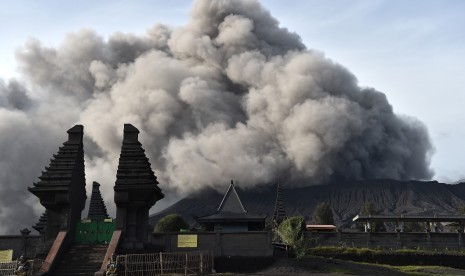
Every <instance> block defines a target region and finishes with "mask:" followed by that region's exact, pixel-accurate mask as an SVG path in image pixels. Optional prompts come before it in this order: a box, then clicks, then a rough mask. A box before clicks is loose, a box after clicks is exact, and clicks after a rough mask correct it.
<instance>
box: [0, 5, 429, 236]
mask: <svg viewBox="0 0 465 276" xmlns="http://www.w3.org/2000/svg"><path fill="white" fill-rule="evenodd" d="M17 58H18V61H19V64H20V68H19V69H20V70H21V72H22V80H21V82H20V81H15V80H10V81H8V82H5V81H3V82H1V83H0V132H1V133H2V135H1V136H0V150H1V152H2V159H1V162H0V183H1V185H2V189H1V190H0V198H1V199H0V210H1V211H0V221H2V222H3V223H2V224H1V225H2V226H1V227H2V229H1V230H3V231H4V232H8V231H10V232H14V231H16V232H17V229H19V227H20V225H21V227H23V225H25V226H27V225H30V224H31V221H32V220H31V219H30V214H31V213H32V212H31V211H30V209H31V208H32V206H37V205H38V204H37V203H36V201H35V199H33V198H32V197H31V195H29V194H28V193H27V190H26V187H27V186H32V182H33V181H36V179H37V178H36V177H37V176H39V175H40V170H41V169H42V168H43V166H46V165H48V163H47V162H48V158H49V157H50V156H51V154H53V153H55V152H56V151H57V150H58V146H59V145H60V144H61V142H63V141H65V140H66V132H65V131H66V130H67V129H69V128H70V127H71V126H73V125H74V124H75V123H81V124H83V125H84V126H85V129H84V132H85V136H86V140H85V144H84V147H85V152H86V174H87V181H88V183H89V189H88V190H89V191H90V185H91V183H92V181H99V182H100V183H102V184H103V185H102V190H103V194H104V197H105V200H106V201H107V204H110V203H111V202H112V197H113V192H112V187H113V184H114V181H115V171H116V167H117V161H118V156H119V151H120V147H121V139H122V128H123V124H124V123H131V124H133V125H135V126H137V127H138V128H139V130H140V131H141V135H140V136H141V140H142V143H143V145H144V147H145V149H146V151H147V154H148V155H149V157H150V161H151V163H152V167H153V169H154V170H155V173H156V174H157V176H158V177H159V180H160V183H161V188H162V189H163V190H164V192H165V193H172V194H177V195H178V196H182V195H186V194H188V193H189V192H192V191H194V190H198V189H201V188H203V187H206V186H211V187H220V188H222V189H224V187H225V183H227V182H228V181H229V179H235V180H237V182H238V183H239V185H240V186H242V187H251V186H254V185H259V184H265V183H270V182H272V181H273V180H274V179H276V177H278V176H283V175H284V176H286V177H287V178H288V184H287V185H291V184H292V183H299V184H298V185H313V184H319V183H324V182H325V181H328V180H332V179H369V178H393V179H428V178H430V177H431V176H432V172H431V170H430V169H429V157H430V154H431V151H432V146H431V143H430V139H429V136H428V134H427V130H426V128H425V127H424V125H423V124H422V123H420V122H418V121H417V120H415V119H412V118H407V117H400V116H397V115H395V114H394V113H393V109H392V107H391V105H390V104H389V103H388V101H387V99H386V96H385V95H384V94H383V93H381V92H378V91H376V90H374V89H372V88H361V87H359V86H358V84H357V80H356V78H355V77H354V76H353V75H352V74H351V73H350V72H349V71H347V69H345V68H344V67H342V66H340V65H338V64H336V63H334V62H332V61H331V60H329V59H327V58H326V57H325V56H324V55H323V54H322V53H321V52H318V51H314V50H308V49H307V48H306V46H305V45H303V44H302V42H301V40H300V38H299V36H298V35H297V34H295V33H292V32H289V31H288V30H287V29H285V28H281V27H279V22H278V21H277V20H276V19H274V18H273V17H272V16H271V15H270V14H269V12H268V11H266V10H265V9H264V8H263V7H262V6H261V5H260V4H259V3H258V2H256V1H246V0H243V1H226V0H223V1H220V0H200V1H197V2H195V4H194V6H193V8H192V12H191V20H190V22H189V23H188V24H187V25H186V26H181V27H178V28H175V29H172V28H170V27H167V26H164V25H160V24H158V25H156V26H154V27H153V28H151V29H150V30H148V32H147V33H146V35H144V36H136V35H132V34H123V33H116V34H114V35H113V36H111V37H110V38H108V39H104V38H102V37H100V36H98V35H97V34H96V33H95V32H93V31H92V30H81V31H79V32H76V33H72V34H70V35H68V36H67V37H66V39H65V40H64V42H63V43H62V44H61V45H60V46H59V47H57V48H48V47H45V46H43V45H42V44H41V43H40V42H39V41H37V40H31V41H29V42H27V43H26V44H25V46H24V47H23V48H22V49H20V50H19V51H18V53H17ZM110 206H111V205H110ZM110 208H111V207H110ZM35 212H36V216H38V215H39V213H40V212H42V210H40V209H37V210H36V211H35ZM14 214H19V215H14ZM12 219H16V220H17V221H13V222H11V223H10V221H11V220H12ZM5 222H9V223H5Z"/></svg>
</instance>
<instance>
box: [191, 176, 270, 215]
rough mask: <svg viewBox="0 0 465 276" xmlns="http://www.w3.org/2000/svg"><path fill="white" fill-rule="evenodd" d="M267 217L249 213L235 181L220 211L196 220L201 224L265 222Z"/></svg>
mask: <svg viewBox="0 0 465 276" xmlns="http://www.w3.org/2000/svg"><path fill="white" fill-rule="evenodd" d="M265 218H266V216H257V215H253V214H249V213H247V211H246V210H245V208H244V205H242V202H241V199H240V198H239V195H238V194H237V191H236V188H235V186H234V183H233V181H232V180H231V184H230V185H229V188H228V190H227V191H226V194H225V195H224V197H223V200H222V201H221V203H220V205H219V207H218V209H217V210H216V212H215V213H214V214H211V215H207V216H203V217H197V218H195V219H196V220H197V221H198V222H199V223H208V222H225V221H227V222H256V221H263V220H264V219H265Z"/></svg>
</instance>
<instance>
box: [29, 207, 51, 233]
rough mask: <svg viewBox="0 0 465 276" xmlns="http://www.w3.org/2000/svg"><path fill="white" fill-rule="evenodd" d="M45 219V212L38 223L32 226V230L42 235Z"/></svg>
mask: <svg viewBox="0 0 465 276" xmlns="http://www.w3.org/2000/svg"><path fill="white" fill-rule="evenodd" d="M47 217H48V211H47V210H45V212H44V213H43V214H42V215H41V216H40V218H39V221H38V222H37V223H36V224H35V225H34V226H32V228H33V229H35V230H36V231H37V232H39V233H40V234H42V233H43V232H44V230H45V227H46V226H47Z"/></svg>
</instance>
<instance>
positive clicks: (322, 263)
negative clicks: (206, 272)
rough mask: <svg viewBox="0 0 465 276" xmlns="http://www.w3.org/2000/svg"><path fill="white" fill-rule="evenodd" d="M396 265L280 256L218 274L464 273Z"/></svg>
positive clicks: (394, 275) (392, 275) (391, 275)
mask: <svg viewBox="0 0 465 276" xmlns="http://www.w3.org/2000/svg"><path fill="white" fill-rule="evenodd" d="M402 270H403V271H404V272H402V271H400V269H399V268H398V267H393V266H385V265H377V264H365V263H355V262H349V261H342V260H336V259H326V258H321V257H304V258H301V259H286V258H280V259H277V260H276V261H275V263H274V264H273V265H271V266H269V267H267V268H265V269H262V270H260V271H257V272H254V273H242V274H234V273H221V274H220V275H225V276H226V275H248V276H254V275H256V276H263V275H272V276H281V275H282V276H294V275H319V276H323V275H326V276H327V275H376V276H384V275H385V276H388V275H389V276H396V275H417V276H418V275H425V276H426V275H464V276H465V270H459V269H453V268H447V267H406V268H402Z"/></svg>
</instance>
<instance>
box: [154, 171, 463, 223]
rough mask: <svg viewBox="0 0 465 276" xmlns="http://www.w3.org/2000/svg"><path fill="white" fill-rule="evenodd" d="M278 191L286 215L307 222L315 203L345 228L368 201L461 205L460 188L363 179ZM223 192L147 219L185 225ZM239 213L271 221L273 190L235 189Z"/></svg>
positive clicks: (402, 208)
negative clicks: (173, 218) (172, 218)
mask: <svg viewBox="0 0 465 276" xmlns="http://www.w3.org/2000/svg"><path fill="white" fill-rule="evenodd" d="M281 187H283V195H284V205H285V209H286V213H287V215H288V216H295V215H300V216H303V217H304V218H305V220H306V221H307V223H310V222H311V217H312V213H313V210H314V209H315V207H316V205H317V204H319V203H321V202H326V203H328V204H329V205H330V206H331V208H332V210H333V214H334V220H335V223H336V224H337V225H338V226H343V227H350V225H351V224H352V218H353V217H354V216H356V215H357V214H358V213H359V211H360V208H361V207H362V206H363V204H365V203H366V202H373V203H374V205H375V208H376V210H377V211H378V212H379V214H386V215H387V214H423V215H434V214H456V213H457V209H458V208H459V207H461V206H463V205H465V183H459V184H454V185H451V184H444V183H439V182H437V181H397V180H387V179H383V180H365V181H353V182H344V183H332V184H327V185H318V186H308V187H298V188H297V187H296V188H286V185H285V184H284V185H283V184H281ZM227 188H228V186H226V185H225V187H224V191H222V192H218V191H216V190H213V189H204V190H202V191H199V192H196V193H194V194H192V195H190V196H188V197H186V198H184V199H182V200H180V201H178V202H177V203H175V204H173V205H171V206H170V207H168V208H166V209H164V210H162V211H160V212H158V213H156V214H153V215H151V216H150V224H152V225H154V224H155V223H156V222H157V221H158V220H159V219H160V218H162V217H163V216H165V215H167V214H171V213H177V214H179V215H181V216H182V217H183V218H184V219H185V220H186V221H187V222H189V223H190V224H191V226H194V225H195V219H194V217H196V216H203V215H208V214H212V213H214V212H215V211H216V208H218V206H219V204H220V202H221V200H222V199H223V194H224V192H226V190H227ZM237 191H238V194H239V197H240V199H241V201H242V203H243V205H244V208H245V209H246V210H247V211H248V212H249V213H252V214H258V215H267V217H268V218H271V217H272V216H273V210H274V206H275V201H276V187H275V186H273V185H267V186H263V187H256V188H254V189H248V190H242V189H240V188H237Z"/></svg>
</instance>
